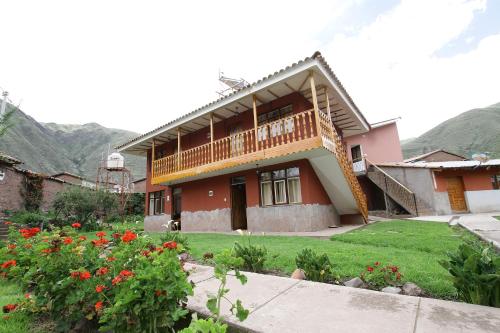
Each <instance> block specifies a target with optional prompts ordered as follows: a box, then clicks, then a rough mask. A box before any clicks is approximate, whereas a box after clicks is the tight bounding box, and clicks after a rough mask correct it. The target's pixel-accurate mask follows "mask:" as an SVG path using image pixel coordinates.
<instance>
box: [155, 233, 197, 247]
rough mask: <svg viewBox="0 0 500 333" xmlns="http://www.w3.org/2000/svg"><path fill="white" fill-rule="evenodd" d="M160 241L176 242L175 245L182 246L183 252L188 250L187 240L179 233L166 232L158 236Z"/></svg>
mask: <svg viewBox="0 0 500 333" xmlns="http://www.w3.org/2000/svg"><path fill="white" fill-rule="evenodd" d="M160 240H161V242H162V243H167V242H176V243H177V244H182V247H183V248H184V250H186V251H189V250H190V247H189V240H188V238H187V237H186V236H185V235H183V234H181V233H180V232H179V231H166V232H164V233H163V234H162V235H161V236H160Z"/></svg>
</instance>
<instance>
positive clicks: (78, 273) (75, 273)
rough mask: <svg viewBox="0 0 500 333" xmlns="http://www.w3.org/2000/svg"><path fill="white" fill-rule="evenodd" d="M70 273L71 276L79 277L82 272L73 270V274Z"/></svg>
mask: <svg viewBox="0 0 500 333" xmlns="http://www.w3.org/2000/svg"><path fill="white" fill-rule="evenodd" d="M70 275H71V277H72V278H73V279H76V278H77V277H79V276H80V272H71V274H70Z"/></svg>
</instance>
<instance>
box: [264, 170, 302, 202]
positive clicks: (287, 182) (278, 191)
mask: <svg viewBox="0 0 500 333" xmlns="http://www.w3.org/2000/svg"><path fill="white" fill-rule="evenodd" d="M259 182H260V202H261V205H262V206H272V205H284V204H297V203H301V202H302V193H301V187H300V173H299V168H297V167H293V168H288V169H280V170H274V171H266V172H262V173H260V177H259Z"/></svg>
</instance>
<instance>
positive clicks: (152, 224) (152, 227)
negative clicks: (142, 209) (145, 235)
mask: <svg viewBox="0 0 500 333" xmlns="http://www.w3.org/2000/svg"><path fill="white" fill-rule="evenodd" d="M168 221H170V214H162V215H149V216H145V217H144V231H146V232H160V231H166V230H167V227H165V226H164V225H166V224H167V223H168Z"/></svg>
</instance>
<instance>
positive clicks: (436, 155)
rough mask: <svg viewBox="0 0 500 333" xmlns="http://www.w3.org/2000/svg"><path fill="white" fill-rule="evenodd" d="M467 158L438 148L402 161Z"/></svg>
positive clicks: (460, 159) (442, 160) (459, 159)
mask: <svg viewBox="0 0 500 333" xmlns="http://www.w3.org/2000/svg"><path fill="white" fill-rule="evenodd" d="M465 160H467V158H465V157H463V156H460V155H457V154H453V153H450V152H449V151H446V150H444V149H438V150H434V151H431V152H428V153H425V154H422V155H418V156H414V157H410V158H408V159H406V160H404V162H406V163H414V162H446V161H465ZM386 162H392V161H386Z"/></svg>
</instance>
